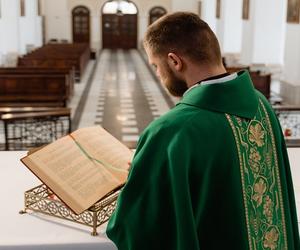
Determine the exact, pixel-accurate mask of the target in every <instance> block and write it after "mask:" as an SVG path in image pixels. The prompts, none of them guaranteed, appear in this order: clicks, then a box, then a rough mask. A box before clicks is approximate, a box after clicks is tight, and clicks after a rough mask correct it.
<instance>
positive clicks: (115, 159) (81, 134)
mask: <svg viewBox="0 0 300 250" xmlns="http://www.w3.org/2000/svg"><path fill="white" fill-rule="evenodd" d="M71 135H72V136H73V137H74V139H75V140H76V141H77V142H78V143H79V144H80V145H81V146H82V148H83V149H84V150H85V151H86V152H88V153H89V155H90V156H91V157H92V158H95V159H97V160H99V161H101V162H102V163H103V165H104V166H105V167H106V169H107V170H108V171H110V172H111V173H112V174H113V175H114V176H115V177H116V178H118V180H120V181H121V182H123V181H125V180H126V179H127V175H128V169H129V167H130V165H129V163H131V161H132V158H133V152H132V151H131V150H130V149H129V148H127V147H126V146H125V145H124V144H122V143H121V142H120V141H118V140H117V139H116V138H115V137H113V136H112V135H111V134H109V133H108V132H107V131H106V130H105V129H103V128H102V127H100V126H95V127H88V128H82V129H78V130H76V131H75V132H73V133H72V134H71Z"/></svg>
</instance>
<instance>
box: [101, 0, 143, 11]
mask: <svg viewBox="0 0 300 250" xmlns="http://www.w3.org/2000/svg"><path fill="white" fill-rule="evenodd" d="M102 13H103V14H118V13H122V14H137V13H138V10H137V8H136V6H135V4H134V3H132V2H128V1H124V0H115V1H109V2H106V3H105V4H104V6H103V9H102Z"/></svg>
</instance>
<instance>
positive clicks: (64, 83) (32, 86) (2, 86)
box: [0, 74, 70, 107]
mask: <svg viewBox="0 0 300 250" xmlns="http://www.w3.org/2000/svg"><path fill="white" fill-rule="evenodd" d="M69 89H70V86H69V81H68V79H67V77H66V75H64V74H36V75H33V74H2V75H0V106H46V105H45V103H48V104H52V105H53V106H61V107H66V105H67V101H68V100H69Z"/></svg>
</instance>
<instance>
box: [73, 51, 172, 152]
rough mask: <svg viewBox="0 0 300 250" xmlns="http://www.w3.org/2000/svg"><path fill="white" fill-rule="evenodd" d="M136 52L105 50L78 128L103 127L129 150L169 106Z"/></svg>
mask: <svg viewBox="0 0 300 250" xmlns="http://www.w3.org/2000/svg"><path fill="white" fill-rule="evenodd" d="M157 84H158V83H157V82H156V81H155V79H153V77H152V75H151V73H150V72H149V68H148V67H147V66H146V65H145V63H144V61H143V60H142V58H141V56H140V54H139V53H138V51H136V50H106V49H105V50H103V51H102V53H101V55H100V58H99V60H98V64H97V66H96V70H95V74H94V78H93V80H92V83H91V87H90V91H89V94H88V98H87V101H86V103H85V106H84V108H83V112H82V115H81V119H80V122H79V125H78V128H81V127H87V126H94V125H101V126H103V127H104V128H105V129H106V130H108V131H109V132H110V133H111V134H112V135H114V136H115V137H116V138H117V139H119V140H121V141H122V142H123V143H124V144H126V145H127V146H128V147H130V148H135V147H136V143H137V141H138V139H139V135H140V133H141V132H142V131H143V130H144V129H145V127H146V126H147V125H148V124H149V123H150V122H151V121H152V120H153V119H155V118H157V117H159V116H160V115H162V114H164V113H165V112H167V111H168V110H169V109H170V107H169V105H168V102H167V101H166V100H165V98H164V95H163V94H162V93H161V90H160V88H159V87H158V86H157Z"/></svg>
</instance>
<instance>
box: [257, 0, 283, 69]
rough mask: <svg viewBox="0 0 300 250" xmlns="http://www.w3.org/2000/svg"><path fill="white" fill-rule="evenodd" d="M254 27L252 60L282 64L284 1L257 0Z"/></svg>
mask: <svg viewBox="0 0 300 250" xmlns="http://www.w3.org/2000/svg"><path fill="white" fill-rule="evenodd" d="M255 15H256V18H255V19H254V22H255V23H254V25H255V27H254V29H255V32H256V36H255V40H254V51H253V52H254V53H253V61H254V62H255V63H266V64H281V65H282V64H283V55H284V43H285V31H286V22H285V20H286V1H276V2H274V0H265V1H261V0H257V4H256V8H255Z"/></svg>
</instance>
